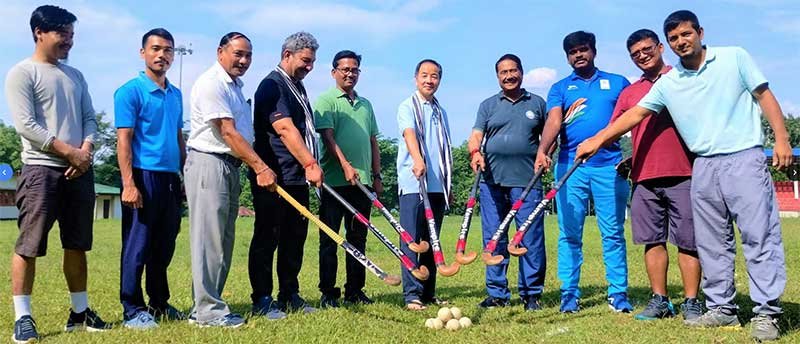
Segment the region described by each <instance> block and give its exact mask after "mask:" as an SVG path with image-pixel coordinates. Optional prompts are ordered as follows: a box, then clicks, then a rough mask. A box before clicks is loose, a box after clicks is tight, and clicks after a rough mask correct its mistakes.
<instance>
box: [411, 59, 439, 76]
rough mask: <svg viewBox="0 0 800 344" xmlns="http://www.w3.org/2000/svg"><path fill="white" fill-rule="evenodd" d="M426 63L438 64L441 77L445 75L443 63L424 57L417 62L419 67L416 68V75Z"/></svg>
mask: <svg viewBox="0 0 800 344" xmlns="http://www.w3.org/2000/svg"><path fill="white" fill-rule="evenodd" d="M425 63H433V64H434V65H436V68H439V77H440V78H441V77H442V75H444V71H443V70H442V65H440V64H439V62H436V60H434V59H424V60H422V61H419V63H417V68H415V69H414V75H417V74H419V69H420V67H422V65H423V64H425Z"/></svg>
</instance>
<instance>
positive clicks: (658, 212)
mask: <svg viewBox="0 0 800 344" xmlns="http://www.w3.org/2000/svg"><path fill="white" fill-rule="evenodd" d="M628 51H629V52H630V55H631V60H633V63H634V64H636V66H637V67H639V69H641V70H642V71H643V72H644V74H643V75H642V78H641V79H639V81H637V82H635V83H633V84H631V85H630V86H628V87H627V88H625V90H623V91H622V93H621V94H620V96H619V100H617V105H616V108H615V109H614V115H613V117H612V119H611V121H612V122H613V121H614V120H616V119H617V118H618V117H619V116H620V115H622V113H624V112H625V111H626V110H628V109H630V108H632V107H634V106H636V104H637V103H638V102H639V100H640V99H641V98H642V97H644V96H645V95H646V94H647V92H648V91H650V88H651V87H652V86H653V84H654V83H655V82H656V81H657V80H658V78H659V77H661V75H662V74H664V73H666V72H668V71H669V70H670V69H671V68H672V67H670V66H667V65H666V64H665V63H664V60H663V59H662V57H661V54H662V53H663V52H664V45H663V44H661V43H660V42H659V40H658V35H656V33H655V32H653V31H650V30H647V29H642V30H639V31H636V32H634V33H633V34H631V35H630V37H628ZM665 111H666V110H665ZM631 134H632V139H633V140H632V141H633V156H632V157H631V158H632V166H631V180H632V181H633V183H634V184H633V198H632V200H631V227H632V230H633V242H634V243H636V244H639V245H645V250H644V252H645V253H644V261H645V267H646V268H647V275H648V277H649V279H650V287H651V288H652V289H653V297H652V299H651V300H650V302H649V303H648V305H647V308H645V309H644V310H643V311H642V312H641V313H639V314H636V316H635V317H634V318H636V319H638V320H654V319H660V318H666V317H672V316H675V314H676V312H675V308H674V306H673V305H672V302H670V300H669V298H668V296H667V267H668V266H669V254H668V253H667V245H666V242H667V241H669V242H671V243H673V244H674V245H675V246H677V247H678V266H679V267H680V270H681V278H682V279H683V290H684V294H685V297H686V299H685V300H684V302H683V304H682V305H681V312H682V313H683V317H684V319H692V318H696V317H699V316H700V315H702V314H703V306H702V303H701V302H699V301H698V300H697V291H698V287H699V285H700V275H701V271H700V262H699V260H698V258H697V249H696V247H695V241H694V226H693V224H692V207H691V202H690V193H689V191H690V188H691V175H692V164H691V160H693V157H692V156H691V153H689V151H688V150H687V149H686V145H685V144H684V143H683V140H681V138H680V137H679V136H678V134H677V132H676V131H675V126H674V124H673V123H672V118H671V117H670V116H669V114H662V115H659V116H651V117H649V118H647V119H645V120H644V121H642V122H641V123H640V124H639V125H638V126H636V127H634V128H633V129H632V130H631Z"/></svg>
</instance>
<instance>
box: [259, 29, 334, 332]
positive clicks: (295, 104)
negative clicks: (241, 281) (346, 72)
mask: <svg viewBox="0 0 800 344" xmlns="http://www.w3.org/2000/svg"><path fill="white" fill-rule="evenodd" d="M318 47H319V44H317V40H316V39H315V38H314V36H312V35H311V34H309V33H307V32H298V33H295V34H292V35H291V36H289V37H287V38H286V41H285V42H284V43H283V47H282V48H281V61H280V64H279V65H278V67H277V68H276V69H275V70H274V71H272V72H271V73H269V75H267V77H266V78H264V80H262V81H261V84H259V85H258V90H257V91H256V94H255V116H254V120H253V126H254V129H255V144H254V148H255V151H256V152H257V153H258V155H259V156H260V157H261V159H263V160H264V161H265V162H266V163H267V164H268V165H269V166H277V169H276V170H275V173H276V175H277V177H278V179H277V183H278V185H279V186H280V187H281V188H283V189H285V190H286V191H287V192H288V193H289V194H290V195H291V196H292V197H294V198H295V199H296V200H298V201H299V202H300V203H301V204H302V205H304V206H306V207H308V205H309V200H308V185H307V184H306V181H308V182H310V183H311V184H312V185H313V186H320V185H321V184H322V170H321V169H320V167H319V165H318V164H317V159H316V142H315V138H314V136H313V135H314V132H313V130H314V128H313V119H314V118H313V112H311V106H310V105H309V102H308V97H307V95H306V90H305V87H303V83H302V80H303V78H304V77H305V76H306V75H307V74H308V73H309V72H311V70H312V69H313V68H314V61H315V60H316V52H317V48H318ZM309 131H310V132H309ZM250 177H251V185H254V182H253V178H254V174H253V173H252V171H251V173H250ZM252 189H253V204H254V205H255V211H256V220H255V229H254V232H253V239H252V241H251V242H250V257H249V262H248V263H249V264H248V270H249V273H250V285H251V286H252V288H253V294H252V295H251V297H252V299H253V314H255V315H265V316H267V318H268V319H280V318H284V317H285V316H286V314H285V312H288V311H297V310H302V311H303V312H305V313H310V312H314V311H316V309H314V308H313V307H311V306H310V305H309V304H308V303H306V301H305V300H303V298H301V297H300V295H299V294H298V293H299V291H300V285H299V282H298V280H297V275H298V274H299V273H300V267H301V266H302V264H303V246H304V244H305V241H306V234H307V233H308V220H307V219H306V218H304V217H303V216H302V215H300V213H298V212H297V210H295V209H293V208H292V207H291V206H290V205H289V204H288V203H287V202H286V201H284V200H282V199H280V198H279V197H278V194H277V193H274V192H268V191H266V190H263V189H261V188H258V187H255V186H253V188H252ZM276 249H277V250H278V263H277V273H278V288H279V290H278V302H273V299H272V260H273V255H274V253H275V250H276Z"/></svg>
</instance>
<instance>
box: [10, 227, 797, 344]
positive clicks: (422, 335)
mask: <svg viewBox="0 0 800 344" xmlns="http://www.w3.org/2000/svg"><path fill="white" fill-rule="evenodd" d="M374 221H375V223H377V224H378V225H379V227H380V228H381V229H382V230H383V231H384V233H386V234H389V233H391V232H392V231H391V228H390V227H389V226H388V225H387V224H386V222H385V221H384V220H383V219H377V218H376V219H374ZM459 221H460V218H458V217H450V218H448V219H447V220H446V222H445V226H444V230H443V233H442V240H443V244H442V246H443V247H444V249H445V253H446V258H447V259H448V262H451V261H452V259H453V253H454V251H453V250H454V247H455V238H456V236H457V231H458V226H459V224H458V223H459ZM252 223H253V222H252V219H241V220H240V221H239V222H238V229H237V230H238V235H237V240H238V241H237V242H236V246H235V249H234V259H233V261H234V262H233V271H231V273H230V277H229V279H228V285H227V287H226V291H225V295H224V296H225V298H226V299H227V300H228V302H230V304H231V305H232V307H233V309H234V311H237V312H241V313H247V312H248V311H249V309H250V285H249V282H248V278H247V249H248V246H249V242H250V237H251V234H252ZM479 223H480V222H479V221H475V222H474V223H473V231H474V232H473V233H472V237H471V240H470V245H469V248H470V249H472V250H480V247H479V246H480V245H479V238H480V234H479ZM783 225H784V227H783V237H784V244H785V247H786V257H787V266H789V267H790V269H789V271H788V273H789V284H788V286H787V289H786V293H785V295H784V298H783V304H784V307H785V312H786V314H785V315H784V317H783V318H782V321H781V325H782V328H783V329H784V336H783V338H782V342H785V343H796V342H800V333H798V332H799V331H798V329H800V305H798V303H800V286H798V284H795V283H796V281H797V280H798V273H799V271H798V269H796V268H794V267H796V266H798V259H799V258H798V257H800V240H799V239H800V220H798V219H785V220H784V221H783ZM545 226H546V232H547V256H548V259H549V262H548V263H549V264H548V271H547V281H546V284H545V293H544V296H543V299H542V301H543V306H544V310H543V311H540V312H536V313H525V312H523V311H522V306H521V305H520V304H519V301H518V299H516V300H514V301H515V303H514V306H512V307H507V308H504V309H493V310H489V311H485V312H484V311H480V310H479V309H478V308H477V306H476V304H477V303H478V302H480V301H481V300H482V299H483V297H484V286H483V273H484V266H483V264H482V262H481V261H480V259H478V260H477V261H476V262H474V263H472V264H471V265H467V266H463V267H462V269H461V272H460V273H458V274H457V275H455V276H453V277H449V278H445V277H440V278H439V281H438V295H439V296H440V297H441V298H443V299H447V300H449V301H450V302H451V303H452V304H455V305H457V306H459V307H460V308H462V310H463V311H464V314H465V315H467V316H469V317H471V318H472V320H473V322H474V326H473V327H471V328H469V329H462V330H459V331H457V332H448V331H445V330H440V331H433V330H428V329H426V328H425V327H424V326H423V323H424V320H425V319H426V318H429V317H434V316H435V313H436V309H434V308H429V309H428V310H426V311H424V312H422V313H412V312H408V311H405V310H404V308H403V303H402V297H401V289H400V287H399V286H398V287H390V286H386V285H384V284H383V283H382V282H381V281H380V280H378V279H377V278H375V277H374V276H373V275H371V274H368V275H367V287H366V292H367V294H368V295H370V296H371V297H372V298H373V299H375V300H376V301H377V303H376V304H374V305H370V306H364V307H353V308H341V309H338V310H326V311H322V312H318V313H316V314H313V315H300V314H292V315H290V316H289V318H288V319H286V320H282V321H277V322H270V321H267V320H264V319H262V318H250V319H249V321H248V323H247V325H245V326H244V327H243V328H240V329H236V330H228V329H201V328H196V327H194V326H191V325H189V324H187V323H185V322H180V323H164V324H162V325H161V327H160V328H159V329H156V330H153V331H149V332H135V331H131V330H125V329H122V328H121V326H120V321H121V318H122V314H121V313H122V307H121V306H120V304H119V301H118V288H119V251H120V234H119V233H120V223H119V222H118V221H98V222H96V223H95V241H94V250H93V251H92V252H91V253H90V255H89V265H90V266H89V271H90V273H89V301H90V304H91V305H92V307H93V308H95V309H96V310H97V311H98V312H99V313H100V314H101V315H102V316H103V317H104V318H105V319H106V320H107V321H111V322H114V325H115V329H114V330H112V331H109V332H107V333H91V334H89V333H76V334H64V333H62V332H61V330H62V328H63V326H64V322H65V321H66V318H67V312H68V308H69V297H68V295H67V291H66V283H65V282H64V279H63V277H62V274H61V267H60V265H61V263H60V261H61V252H60V250H59V249H58V248H59V241H58V234H57V229H54V230H53V232H52V233H51V236H50V243H51V249H50V252H49V253H50V254H49V255H48V256H47V257H44V258H42V259H40V260H39V261H38V263H37V280H36V285H35V288H34V297H33V312H34V315H35V317H36V321H37V323H38V326H39V332H40V334H41V335H42V336H43V342H50V343H56V342H58V343H121V342H130V343H134V342H136V343H185V342H206V343H221V342H226V343H229V342H230V343H255V342H259V343H285V342H286V343H295V342H303V343H307V342H325V343H331V342H337V343H338V342H341V343H344V342H360V343H363V342H370V343H372V342H385V343H406V342H408V343H422V342H432V341H437V342H440V343H467V342H470V343H472V342H474V343H479V342H480V343H489V342H493V343H506V342H518V343H527V342H536V343H554V342H555V343H587V342H593V343H620V342H624V343H656V342H673V343H688V342H702V343H739V342H741V343H744V342H752V340H751V339H750V330H749V324H746V325H745V327H744V328H742V329H739V330H714V329H689V328H686V327H684V326H683V325H682V323H681V319H680V318H676V319H670V320H664V321H656V322H641V321H636V320H633V317H632V315H630V314H616V313H613V312H611V311H610V310H609V309H608V307H607V306H606V301H605V297H606V292H605V277H604V269H603V265H602V264H603V261H602V258H601V257H602V252H601V249H600V245H599V233H598V230H597V227H596V225H595V223H594V218H588V219H587V226H586V227H587V228H586V232H585V235H584V242H585V245H584V255H585V263H584V266H583V273H582V281H581V286H582V288H583V291H584V294H585V295H584V298H583V299H582V306H583V307H584V308H583V310H582V311H581V312H580V313H578V314H569V315H564V314H560V313H559V312H558V304H559V295H558V286H559V283H558V280H557V278H556V242H557V233H558V228H557V225H556V219H555V217H553V216H551V217H549V218H547V220H546V225H545ZM188 229H189V228H188V223H187V221H186V220H185V219H184V221H183V229H182V231H181V234H180V236H179V238H178V247H177V250H176V253H175V258H174V260H173V263H172V266H171V267H170V281H171V283H170V284H171V287H172V300H171V302H172V303H173V304H174V305H175V306H176V307H178V308H179V309H183V310H188V309H189V308H190V307H191V289H190V286H191V278H190V271H191V269H190V260H189V245H188V244H189V240H188V235H187V233H188ZM0 233H1V234H0V237H1V238H2V240H0V250H1V251H2V252H9V253H10V252H12V247H13V245H14V240H15V238H16V224H15V222H13V221H3V222H0ZM310 233H312V235H309V237H308V241H307V242H306V254H305V257H304V259H305V262H304V266H303V270H302V272H301V275H300V279H301V295H302V296H303V297H305V298H306V299H307V300H308V301H309V302H311V303H312V304H316V303H318V301H319V297H320V294H319V291H318V290H317V288H316V285H317V282H318V280H317V275H318V264H317V254H316V251H317V242H318V235H317V233H316V232H314V231H310ZM628 233H629V231H628ZM390 237H391V238H392V239H394V240H396V235H391V236H390ZM628 242H629V243H630V239H629V241H628ZM368 243H369V248H368V250H367V256H368V257H370V258H371V259H372V260H373V261H374V262H375V263H377V264H378V265H379V266H381V267H382V268H384V269H385V270H390V271H393V272H399V264H398V262H397V261H396V260H395V259H394V257H393V256H392V255H391V254H390V252H389V251H388V250H386V249H385V248H384V247H383V246H382V245H380V244H379V243H378V242H377V240H376V239H375V238H374V237H372V236H370V238H369V241H368ZM670 249H671V256H672V257H673V258H674V257H675V250H674V249H673V248H672V247H671V248H670ZM342 254H343V253H342V251H341V250H340V256H341V255H342ZM641 255H642V248H641V247H638V246H631V245H630V244H629V251H628V261H629V270H630V291H629V292H630V296H631V298H632V299H633V300H632V301H633V302H634V306H635V307H636V308H637V311H638V310H640V309H641V308H642V307H644V305H645V304H646V302H647V299H648V298H649V288H648V284H647V278H646V275H645V271H644V266H643V264H642V258H641ZM8 257H9V254H8V253H7V254H6V258H4V259H7V258H8ZM341 261H343V260H341ZM516 268H517V264H516V262H514V261H512V265H511V268H510V271H512V273H510V274H509V275H510V276H509V279H510V283H511V285H516ZM670 268H671V272H670V276H669V290H670V293H671V294H672V295H671V296H672V297H673V302H676V303H678V302H680V300H681V299H682V295H681V293H682V288H681V286H680V279H679V276H678V269H677V266H676V264H675V262H674V260H673V263H672V265H671V267H670ZM343 274H344V264H340V271H339V281H340V286H341V284H342V283H343V280H344V278H343V277H344V276H343ZM0 276H3V279H4V282H3V284H2V288H0V291H1V292H0V294H2V297H0V305H2V309H3V310H4V311H3V312H0V324H1V325H2V327H1V328H0V332H1V333H0V338H4V339H7V338H8V337H7V336H10V335H11V333H12V324H13V311H12V310H13V306H12V305H11V302H10V301H11V296H10V295H9V294H10V293H9V288H8V286H9V277H8V276H9V273H8V264H0ZM736 285H737V288H738V289H739V291H740V293H741V294H740V295H739V297H738V298H737V300H738V302H739V304H740V305H741V307H742V312H741V313H740V314H741V316H742V318H743V319H749V318H750V316H752V314H751V312H750V308H751V307H752V304H751V303H750V301H749V299H748V297H747V290H748V283H747V274H746V272H745V269H744V264H743V260H742V255H741V253H740V254H739V256H738V257H737V274H736ZM514 297H515V298H516V295H515V296H514Z"/></svg>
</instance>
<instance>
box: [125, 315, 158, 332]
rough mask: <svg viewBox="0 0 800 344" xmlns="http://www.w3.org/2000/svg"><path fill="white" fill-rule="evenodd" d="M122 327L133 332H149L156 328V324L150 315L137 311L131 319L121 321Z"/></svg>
mask: <svg viewBox="0 0 800 344" xmlns="http://www.w3.org/2000/svg"><path fill="white" fill-rule="evenodd" d="M122 326H124V327H125V328H129V329H133V330H149V329H151V328H156V327H158V324H156V319H155V318H153V316H152V315H151V314H150V313H148V312H145V311H139V312H137V313H136V315H134V316H133V317H132V318H130V319H128V320H125V321H123V322H122Z"/></svg>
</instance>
